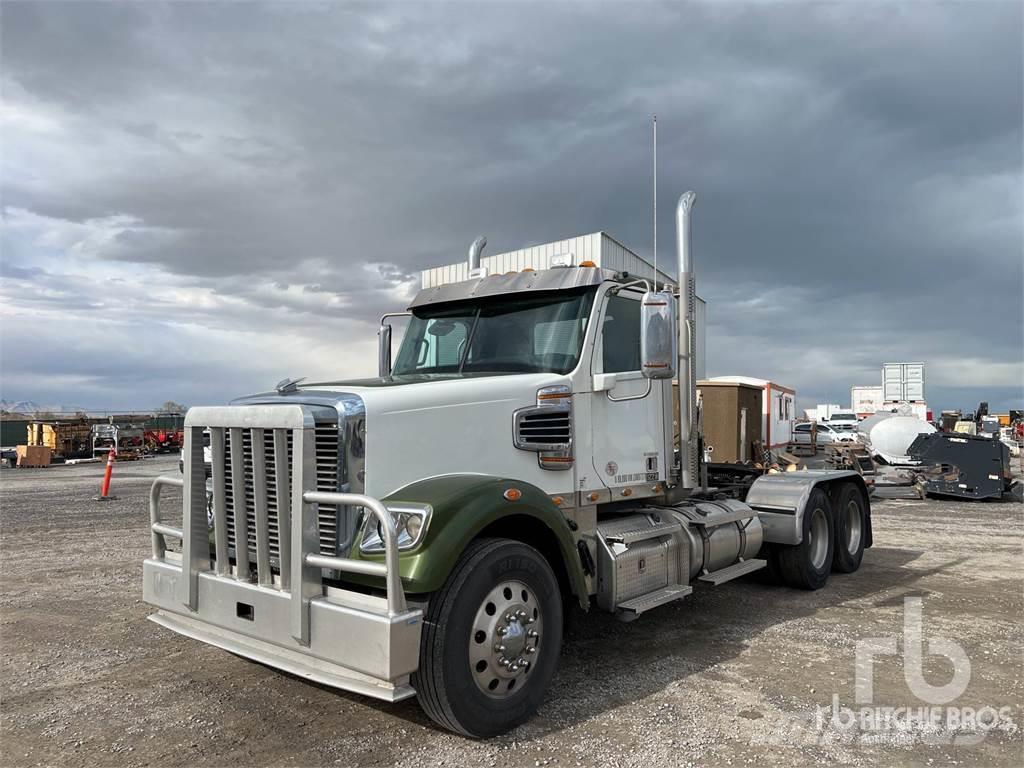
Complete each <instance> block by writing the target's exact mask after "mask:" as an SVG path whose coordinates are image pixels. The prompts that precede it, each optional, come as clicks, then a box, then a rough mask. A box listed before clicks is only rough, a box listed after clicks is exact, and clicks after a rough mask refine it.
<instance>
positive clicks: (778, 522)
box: [745, 469, 873, 548]
mask: <svg viewBox="0 0 1024 768" xmlns="http://www.w3.org/2000/svg"><path fill="white" fill-rule="evenodd" d="M841 482H843V483H845V482H852V483H853V484H854V485H856V486H857V487H858V488H859V489H860V492H861V495H862V496H863V498H864V509H865V511H866V513H867V514H866V523H867V529H866V530H865V532H864V533H865V536H864V546H865V548H867V547H870V546H871V545H872V543H873V540H872V535H871V501H870V496H869V494H868V489H867V486H866V485H865V484H864V478H863V477H861V476H860V475H859V474H858V473H857V472H854V471H853V470H823V469H806V470H800V471H798V472H781V473H779V474H777V475H762V476H761V477H759V478H757V479H756V480H755V481H754V482H753V484H752V485H751V486H750V489H749V490H748V491H747V497H746V499H745V501H746V503H747V505H748V506H749V507H752V508H753V509H754V510H755V511H756V512H757V516H758V518H759V519H760V521H761V525H762V526H763V528H764V540H765V542H767V543H769V544H790V545H792V544H799V543H800V542H801V541H802V540H803V519H804V510H805V509H806V507H807V500H808V498H810V495H811V491H813V490H814V489H815V488H821V489H822V490H824V491H825V492H826V493H827V494H828V495H829V498H834V493H833V491H834V489H835V488H836V487H837V486H838V485H839V484H840V483H841Z"/></svg>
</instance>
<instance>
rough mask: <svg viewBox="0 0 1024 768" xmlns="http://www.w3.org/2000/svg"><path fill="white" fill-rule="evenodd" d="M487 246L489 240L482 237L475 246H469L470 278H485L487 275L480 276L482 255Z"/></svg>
mask: <svg viewBox="0 0 1024 768" xmlns="http://www.w3.org/2000/svg"><path fill="white" fill-rule="evenodd" d="M485 245H487V238H486V237H484V236H483V235H481V236H480V237H478V238H477V239H476V240H474V241H473V244H472V245H470V246H469V277H470V279H473V278H474V277H484V276H485V275H482V274H480V254H481V253H483V250H484V246H485Z"/></svg>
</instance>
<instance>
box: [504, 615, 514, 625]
mask: <svg viewBox="0 0 1024 768" xmlns="http://www.w3.org/2000/svg"><path fill="white" fill-rule="evenodd" d="M515 620H516V615H515V614H514V613H506V614H505V623H506V624H511V623H512V622H513V621H515Z"/></svg>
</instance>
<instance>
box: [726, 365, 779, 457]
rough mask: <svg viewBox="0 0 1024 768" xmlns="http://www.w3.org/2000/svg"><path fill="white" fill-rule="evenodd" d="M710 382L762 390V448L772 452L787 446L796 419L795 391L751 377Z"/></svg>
mask: <svg viewBox="0 0 1024 768" xmlns="http://www.w3.org/2000/svg"><path fill="white" fill-rule="evenodd" d="M711 381H716V382H727V383H733V384H749V385H751V386H755V387H760V388H761V389H762V390H763V393H762V395H761V435H762V437H763V438H764V446H765V448H767V449H769V450H773V449H776V448H785V447H786V446H787V445H789V443H790V439H791V437H792V434H793V421H794V420H795V419H796V390H795V389H792V388H790V387H784V386H782V385H781V384H777V383H775V382H774V381H769V380H768V379H758V378H754V377H753V376H713V377H712V378H711Z"/></svg>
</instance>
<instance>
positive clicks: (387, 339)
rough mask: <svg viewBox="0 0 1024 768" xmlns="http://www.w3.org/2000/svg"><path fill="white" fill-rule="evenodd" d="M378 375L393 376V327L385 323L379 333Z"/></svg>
mask: <svg viewBox="0 0 1024 768" xmlns="http://www.w3.org/2000/svg"><path fill="white" fill-rule="evenodd" d="M377 375H378V376H380V377H381V378H383V377H385V376H390V375H391V325H390V324H389V323H383V324H382V325H381V327H380V330H378V331H377Z"/></svg>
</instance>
